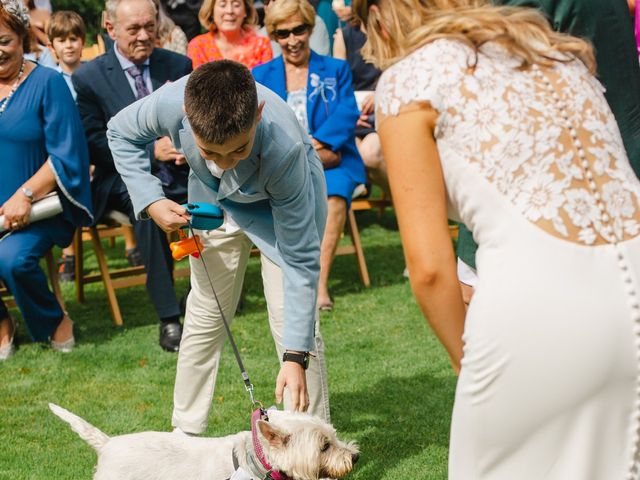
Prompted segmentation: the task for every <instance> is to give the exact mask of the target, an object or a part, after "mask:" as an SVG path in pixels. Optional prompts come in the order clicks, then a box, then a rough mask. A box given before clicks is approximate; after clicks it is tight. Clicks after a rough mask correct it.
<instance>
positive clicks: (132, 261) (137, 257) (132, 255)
mask: <svg viewBox="0 0 640 480" xmlns="http://www.w3.org/2000/svg"><path fill="white" fill-rule="evenodd" d="M124 256H125V257H127V261H128V262H129V265H131V266H132V267H139V266H140V265H142V264H143V263H144V262H143V261H142V254H141V253H140V250H138V247H133V248H127V249H126V250H125V252H124Z"/></svg>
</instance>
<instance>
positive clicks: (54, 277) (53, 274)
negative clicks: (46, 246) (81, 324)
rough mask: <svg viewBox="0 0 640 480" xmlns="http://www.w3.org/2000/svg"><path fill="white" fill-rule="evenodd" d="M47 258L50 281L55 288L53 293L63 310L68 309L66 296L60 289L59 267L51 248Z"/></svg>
mask: <svg viewBox="0 0 640 480" xmlns="http://www.w3.org/2000/svg"><path fill="white" fill-rule="evenodd" d="M44 258H45V260H46V261H47V270H48V273H49V281H50V282H51V287H52V288H53V293H54V295H55V296H56V299H57V300H58V303H59V304H60V306H61V307H62V310H65V311H66V308H65V304H64V298H63V297H62V291H61V290H60V278H59V277H58V268H57V266H56V262H55V261H54V259H53V253H52V252H51V250H49V251H48V252H47V253H46V254H45V256H44Z"/></svg>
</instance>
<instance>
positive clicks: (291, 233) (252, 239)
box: [108, 60, 329, 433]
mask: <svg viewBox="0 0 640 480" xmlns="http://www.w3.org/2000/svg"><path fill="white" fill-rule="evenodd" d="M183 104H184V109H183ZM185 112H186V113H185ZM162 135H169V136H170V137H171V139H172V141H173V143H174V144H175V145H176V147H177V148H178V149H179V150H180V151H182V152H183V153H184V155H185V156H186V159H187V162H188V163H189V166H190V167H191V171H192V174H191V176H190V177H189V200H190V201H201V202H208V203H214V204H217V205H219V206H220V207H221V208H222V209H223V211H224V212H225V224H224V225H223V226H222V227H221V228H219V229H217V230H213V231H210V232H198V233H199V235H200V236H201V238H202V241H203V243H204V251H203V254H202V256H201V258H200V259H194V258H191V259H190V260H191V272H192V274H191V280H192V290H191V292H190V293H189V298H188V300H187V313H186V316H185V327H184V328H185V330H184V336H183V339H182V346H181V348H180V353H179V356H178V368H177V374H176V384H175V389H174V412H173V425H174V426H175V427H177V428H180V429H181V430H183V431H186V432H189V433H200V432H202V431H203V430H204V429H205V428H206V425H207V419H208V412H209V408H210V406H211V399H212V396H213V389H214V385H215V379H216V372H217V370H218V362H219V359H220V353H221V351H222V345H223V343H224V340H225V338H226V334H225V330H224V328H223V322H222V318H221V312H220V308H219V305H218V303H217V301H215V300H214V295H213V292H212V291H211V289H212V286H211V284H210V283H209V281H211V282H212V283H213V286H214V287H215V290H216V294H217V297H218V298H219V299H220V303H221V305H220V306H221V307H222V311H223V312H225V315H226V318H229V319H230V318H231V317H232V316H233V313H234V311H235V307H236V305H237V302H238V299H239V295H240V290H241V287H242V280H243V277H244V271H245V269H246V265H247V259H248V257H249V251H250V248H251V244H252V243H254V244H255V245H256V246H257V247H258V248H259V249H260V251H261V253H262V275H263V283H264V292H265V297H266V299H267V307H268V314H269V322H270V326H271V332H272V334H273V338H274V341H275V344H276V350H277V352H278V356H279V360H280V361H281V362H282V363H281V368H280V372H279V374H278V377H277V381H276V400H277V401H280V400H281V399H282V395H283V392H284V387H285V386H286V387H287V391H288V394H289V395H285V407H287V408H291V409H301V410H304V409H306V408H307V405H309V410H310V411H311V413H313V414H316V415H318V416H320V417H323V418H325V419H326V420H329V400H328V393H327V380H326V370H325V367H324V347H323V344H322V337H321V336H320V332H319V325H318V321H319V320H318V312H317V310H316V303H315V302H316V296H317V288H318V277H319V272H320V260H319V259H320V239H321V238H322V235H323V231H324V225H325V221H326V213H327V205H326V195H327V193H326V187H325V180H324V173H323V170H322V165H321V163H320V160H319V158H318V156H317V154H316V153H315V150H314V148H313V146H312V145H311V141H310V139H309V136H308V135H307V134H306V132H305V131H304V130H302V128H301V127H300V125H299V123H298V121H297V120H296V116H295V114H294V113H293V111H292V110H291V109H290V108H289V107H288V106H287V104H286V103H285V102H284V101H283V100H281V99H280V98H279V97H278V96H277V95H276V94H274V93H273V92H271V91H270V90H268V89H267V88H265V87H263V86H261V85H257V86H256V84H255V82H254V80H253V78H252V76H251V73H250V72H249V70H247V69H246V68H245V67H244V66H242V65H240V64H238V63H235V62H231V61H227V60H221V61H218V62H211V63H208V64H205V65H203V66H201V67H199V68H198V69H197V70H196V71H195V72H194V73H193V74H191V76H190V77H189V79H188V80H187V79H186V78H185V79H182V80H180V81H178V82H175V83H173V84H171V85H167V86H165V87H163V88H161V89H160V90H158V91H157V92H154V93H153V94H152V95H151V96H150V97H148V98H146V99H145V100H144V101H143V102H138V103H136V104H134V105H131V106H130V107H128V108H126V109H125V110H123V111H122V112H120V113H119V114H118V115H117V116H116V117H115V118H113V119H112V120H111V122H109V132H108V137H109V145H110V146H111V149H112V151H113V154H114V158H115V161H116V165H117V167H118V171H120V173H121V174H122V177H123V178H124V181H125V183H126V184H127V187H128V188H129V192H130V194H131V199H132V200H133V205H134V208H135V211H136V214H137V215H138V216H145V215H150V216H151V217H152V218H153V219H154V220H155V221H156V222H157V223H158V224H159V225H161V226H162V227H163V228H164V229H165V230H172V229H176V228H178V227H181V226H184V225H186V223H187V220H186V211H185V209H184V208H182V207H180V206H179V205H176V204H175V203H174V202H171V201H170V200H167V199H165V198H164V194H163V192H162V190H161V188H160V185H159V182H158V180H157V179H156V178H155V177H153V176H152V175H150V173H149V168H148V163H147V162H146V161H145V158H144V150H143V145H144V144H145V143H146V142H148V141H149V140H150V139H153V138H155V137H158V136H162ZM202 262H205V264H206V265H207V266H208V267H207V268H206V270H205V267H204V265H203V263H202ZM207 271H208V272H209V274H211V277H210V278H208V274H207ZM307 367H308V370H306V372H305V369H306V368H307ZM305 373H306V374H305ZM307 385H308V389H307ZM307 391H308V393H307Z"/></svg>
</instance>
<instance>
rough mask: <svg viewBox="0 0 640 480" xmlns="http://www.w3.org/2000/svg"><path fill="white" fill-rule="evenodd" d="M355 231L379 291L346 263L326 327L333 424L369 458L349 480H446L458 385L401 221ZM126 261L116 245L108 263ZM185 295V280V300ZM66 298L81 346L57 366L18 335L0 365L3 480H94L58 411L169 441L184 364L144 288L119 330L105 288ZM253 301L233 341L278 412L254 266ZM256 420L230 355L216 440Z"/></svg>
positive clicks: (123, 293) (127, 303)
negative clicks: (412, 280) (411, 263)
mask: <svg viewBox="0 0 640 480" xmlns="http://www.w3.org/2000/svg"><path fill="white" fill-rule="evenodd" d="M358 219H359V223H360V226H361V234H362V242H363V246H364V249H365V254H366V258H367V264H368V266H369V272H370V275H371V281H372V286H371V287H370V288H364V287H363V286H362V284H361V282H360V279H359V276H358V271H357V267H356V262H355V257H354V256H352V255H347V256H341V257H338V258H337V259H336V261H335V266H334V269H333V272H332V282H331V291H332V295H333V297H334V301H335V308H334V312H332V313H327V314H324V313H323V315H322V317H321V319H322V331H323V335H324V339H325V343H326V347H327V364H328V365H327V366H328V370H329V382H330V383H329V386H330V393H331V413H332V421H333V423H334V425H335V427H336V428H337V430H338V432H339V433H340V435H341V436H342V437H343V438H345V439H354V440H357V441H358V443H359V444H360V448H361V457H360V461H359V463H358V465H357V466H356V468H355V470H354V471H353V473H352V474H350V476H349V477H348V478H349V479H352V480H368V479H389V480H391V479H393V480H397V479H445V478H446V476H447V475H446V472H447V467H446V464H447V461H446V459H447V451H448V448H447V443H448V435H449V423H450V412H451V407H452V401H453V393H454V388H455V381H456V378H455V376H454V374H453V371H452V370H451V369H450V367H449V365H448V361H447V358H446V355H445V353H444V350H443V349H442V348H441V346H440V345H439V344H438V342H437V340H436V339H435V337H434V336H433V335H432V334H431V332H430V331H429V329H428V327H427V326H426V324H425V322H424V320H423V318H422V316H421V314H420V311H419V309H418V307H417V305H416V303H415V301H414V299H413V297H412V295H411V289H410V287H409V284H408V282H407V281H406V280H405V279H404V278H403V277H402V271H403V269H404V260H403V257H402V251H401V245H400V239H399V236H398V232H397V227H396V225H395V221H394V217H393V214H392V212H390V211H387V213H386V214H385V215H384V217H383V218H382V219H380V220H378V219H377V218H376V215H375V213H373V212H363V213H362V214H359V216H358ZM121 249H122V246H121V245H116V248H115V250H113V251H109V252H108V254H109V253H112V255H111V256H112V257H113V256H117V254H118V253H119V252H120V251H121ZM87 262H90V260H89V259H88V260H87ZM89 264H90V265H91V263H89ZM186 286H187V282H186V280H180V281H178V282H177V286H176V288H177V291H178V293H179V294H181V293H182V292H184V291H185V289H186ZM63 288H64V294H65V299H66V301H67V307H68V310H69V312H70V315H71V317H72V318H73V320H74V322H75V327H76V329H75V330H76V339H77V341H78V347H77V348H76V349H75V350H74V351H73V352H72V353H71V354H68V355H62V354H59V353H58V352H54V351H51V350H50V349H49V348H47V347H45V346H42V345H38V344H32V343H30V342H29V341H28V338H27V335H26V332H25V330H24V328H23V327H22V326H20V327H19V340H20V341H21V344H20V348H19V350H18V352H17V354H16V355H15V356H14V357H12V358H11V359H9V360H8V361H6V362H3V363H0V378H1V379H2V380H1V382H2V383H1V386H0V441H1V443H2V448H0V480H4V479H7V480H9V479H10V480H21V479H37V480H49V479H89V478H91V475H92V469H93V466H94V464H95V454H94V452H93V450H92V449H91V447H89V446H88V445H87V444H85V443H84V441H82V440H81V439H80V438H79V437H78V436H77V435H76V434H75V433H73V432H72V431H71V430H70V429H69V427H68V425H67V424H66V423H63V422H62V421H60V420H59V419H58V418H57V417H55V416H54V415H53V414H52V413H51V412H50V411H49V409H48V408H47V403H48V402H54V403H57V404H59V405H61V406H63V407H65V408H67V409H69V410H71V411H72V412H74V413H77V414H78V415H80V416H82V417H83V418H85V419H87V420H88V421H89V422H91V423H92V424H94V425H96V426H97V427H98V428H100V429H101V430H103V431H104V432H105V433H107V434H110V435H118V434H123V433H130V432H135V431H142V430H160V431H166V430H169V429H170V428H171V425H170V420H171V409H172V395H173V381H174V375H175V364H176V358H177V357H176V355H173V354H169V353H165V352H163V351H162V350H161V349H160V348H159V347H158V344H157V342H158V324H157V320H156V317H155V314H154V312H153V308H152V307H151V305H150V303H149V301H148V299H147V295H146V292H145V290H144V288H143V287H134V288H129V289H124V290H119V291H118V298H119V301H120V307H121V309H122V312H123V316H124V323H125V326H124V327H122V328H116V327H114V326H112V322H111V317H110V314H109V309H108V305H107V301H106V298H105V296H104V294H103V290H102V285H101V284H94V285H92V286H90V287H89V289H88V291H87V301H86V303H85V304H78V303H77V302H75V298H74V290H73V286H71V285H64V286H63ZM245 290H246V293H245V301H244V309H243V311H242V313H241V314H240V315H239V316H237V317H236V320H235V322H234V324H233V327H232V330H233V333H234V336H235V338H236V342H237V343H238V345H239V347H240V349H241V353H242V356H243V360H244V362H245V366H246V367H247V369H248V372H249V374H250V376H251V379H252V380H253V383H254V385H255V388H256V396H257V397H258V398H259V399H261V400H262V401H263V403H264V404H265V405H271V404H273V402H274V395H273V389H274V382H275V375H276V373H277V367H278V364H277V359H276V356H275V354H274V352H275V350H274V347H273V341H272V339H271V335H270V333H269V329H268V324H267V314H266V306H265V301H264V298H263V296H262V293H261V292H262V285H261V280H260V272H259V264H258V262H257V260H256V259H252V260H251V263H250V265H249V269H248V272H247V276H246V279H245ZM12 313H13V314H14V315H16V317H17V318H19V314H18V312H17V311H13V312H12ZM249 413H250V404H249V401H248V396H247V394H246V392H245V390H244V385H243V383H242V380H241V378H240V374H239V371H238V367H237V364H236V363H235V360H234V358H233V355H232V352H231V349H230V348H228V347H227V348H226V349H225V352H224V357H223V361H222V367H221V369H220V372H219V375H218V383H217V388H216V392H215V396H214V400H213V405H212V408H211V414H210V420H209V428H208V430H207V432H206V435H208V436H219V435H226V434H230V433H234V432H237V431H239V430H244V429H248V424H249ZM185 480H187V479H185Z"/></svg>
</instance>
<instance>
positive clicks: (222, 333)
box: [172, 230, 251, 433]
mask: <svg viewBox="0 0 640 480" xmlns="http://www.w3.org/2000/svg"><path fill="white" fill-rule="evenodd" d="M197 233H198V235H200V238H201V240H202V242H203V244H204V251H203V256H202V258H203V259H204V260H205V262H206V264H207V270H208V272H209V275H210V277H211V281H212V282H213V286H214V288H215V291H216V294H217V296H218V299H219V300H220V304H221V306H222V309H223V311H224V315H225V318H226V319H227V321H228V322H231V321H232V320H233V316H234V314H235V309H236V306H237V304H238V300H239V298H240V293H241V291H242V283H243V280H244V274H245V270H246V267H247V261H248V259H249V253H250V250H251V241H250V240H249V239H248V237H247V236H246V235H245V234H244V233H242V232H236V233H233V234H227V233H225V232H224V231H222V230H214V231H211V232H197ZM189 262H190V265H191V292H189V297H188V299H187V311H186V315H185V319H184V329H183V333H182V341H181V343H180V352H179V353H178V366H177V370H176V383H175V387H174V392H173V403H174V407H173V419H172V424H173V426H174V427H179V428H180V429H181V430H183V431H185V432H188V433H202V432H203V431H204V430H205V429H206V427H207V420H208V417H209V409H210V407H211V400H212V398H213V390H214V388H215V384H216V376H217V373H218V366H219V362H220V354H221V353H222V347H223V345H224V342H225V340H226V338H227V332H226V330H225V328H224V323H223V321H222V316H221V315H220V310H219V308H218V304H217V302H216V300H215V298H214V296H213V292H212V291H211V285H210V284H209V280H208V279H207V275H206V273H205V269H204V266H203V265H202V260H201V259H196V258H193V257H190V258H189Z"/></svg>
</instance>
